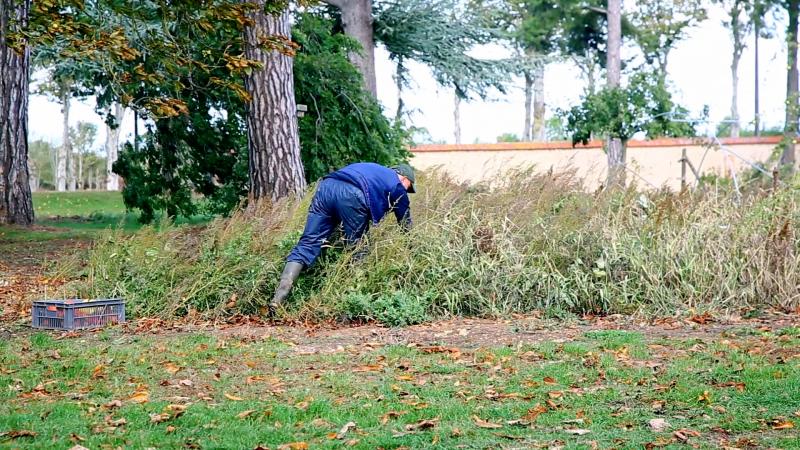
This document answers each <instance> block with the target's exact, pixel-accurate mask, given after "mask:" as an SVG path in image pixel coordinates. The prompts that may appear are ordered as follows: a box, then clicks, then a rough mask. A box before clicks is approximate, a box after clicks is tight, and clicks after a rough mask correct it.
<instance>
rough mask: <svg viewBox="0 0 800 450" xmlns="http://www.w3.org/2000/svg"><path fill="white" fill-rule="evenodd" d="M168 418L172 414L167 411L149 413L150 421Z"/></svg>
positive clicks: (156, 421)
mask: <svg viewBox="0 0 800 450" xmlns="http://www.w3.org/2000/svg"><path fill="white" fill-rule="evenodd" d="M170 418H172V416H171V415H170V414H169V413H154V414H150V423H161V422H166V421H167V420H169V419H170Z"/></svg>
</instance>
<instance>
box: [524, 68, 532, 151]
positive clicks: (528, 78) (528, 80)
mask: <svg viewBox="0 0 800 450" xmlns="http://www.w3.org/2000/svg"><path fill="white" fill-rule="evenodd" d="M532 107H533V76H532V75H531V73H530V72H529V71H527V70H526V71H525V128H524V129H523V131H522V140H523V141H525V142H527V141H530V140H531V116H532V114H533V112H532V109H531V108H532Z"/></svg>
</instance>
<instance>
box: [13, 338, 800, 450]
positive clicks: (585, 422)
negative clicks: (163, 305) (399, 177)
mask: <svg viewBox="0 0 800 450" xmlns="http://www.w3.org/2000/svg"><path fill="white" fill-rule="evenodd" d="M54 336H56V335H55V334H49V333H36V334H32V335H28V336H15V337H11V338H8V339H3V340H2V341H0V386H2V389H0V446H9V447H12V448H22V447H24V448H31V449H33V448H37V449H67V448H70V447H71V446H73V445H75V444H76V443H78V444H81V445H82V446H84V447H88V448H91V449H101V448H118V447H122V448H126V447H127V448H148V447H153V448H231V449H254V448H270V449H276V448H277V449H304V448H343V447H347V446H352V447H353V448H364V449H373V448H385V449H389V448H395V449H396V448H415V449H416V448H420V449H421V448H443V449H444V448H489V447H492V448H496V447H501V448H549V447H553V446H564V447H565V448H686V447H687V446H688V445H691V446H694V447H695V448H723V447H729V448H755V447H758V448H768V447H772V448H800V437H798V428H797V427H798V426H800V354H799V352H800V350H798V349H799V348H800V329H798V328H786V329H783V330H780V331H776V332H761V331H758V330H748V332H746V333H743V334H742V335H737V336H731V337H725V338H720V339H718V340H714V341H707V342H700V341H698V340H696V339H680V338H675V339H670V340H659V341H649V340H647V339H646V338H645V337H644V336H642V335H641V334H639V333H635V332H624V331H598V332H591V333H586V334H584V335H583V337H581V338H580V339H578V340H576V341H572V342H566V343H553V342H547V343H542V344H539V345H535V346H521V347H518V348H485V349H470V350H468V349H456V348H446V347H417V346H405V345H398V346H387V347H382V348H375V347H374V346H371V345H363V346H354V347H348V348H342V349H340V351H338V352H337V353H333V354H327V355H320V354H304V353H302V352H298V351H295V350H294V349H293V344H292V343H288V342H282V341H279V340H276V339H273V338H265V339H257V340H253V339H243V338H235V337H229V336H228V337H220V336H219V335H213V334H208V333H203V332H198V333H194V334H178V335H175V334H173V335H169V336H158V335H152V334H149V335H135V334H134V335H131V334H124V333H123V332H122V331H121V330H106V331H102V332H99V333H88V334H83V335H80V336H78V337H68V338H64V339H55V338H54ZM651 419H663V421H665V422H666V423H667V425H666V427H665V428H664V429H663V430H657V429H654V428H653V427H652V426H651V425H650V421H651ZM656 422H658V421H656ZM656 422H654V423H656Z"/></svg>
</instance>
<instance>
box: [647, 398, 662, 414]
mask: <svg viewBox="0 0 800 450" xmlns="http://www.w3.org/2000/svg"><path fill="white" fill-rule="evenodd" d="M664 406H666V402H665V401H664V400H655V401H653V403H650V407H651V408H653V411H656V412H658V411H663V410H664Z"/></svg>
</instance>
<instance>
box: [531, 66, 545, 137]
mask: <svg viewBox="0 0 800 450" xmlns="http://www.w3.org/2000/svg"><path fill="white" fill-rule="evenodd" d="M544 113H545V103H544V62H543V61H539V63H537V64H536V67H535V69H534V70H533V131H532V133H531V138H533V140H534V141H544V140H545V126H544Z"/></svg>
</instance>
